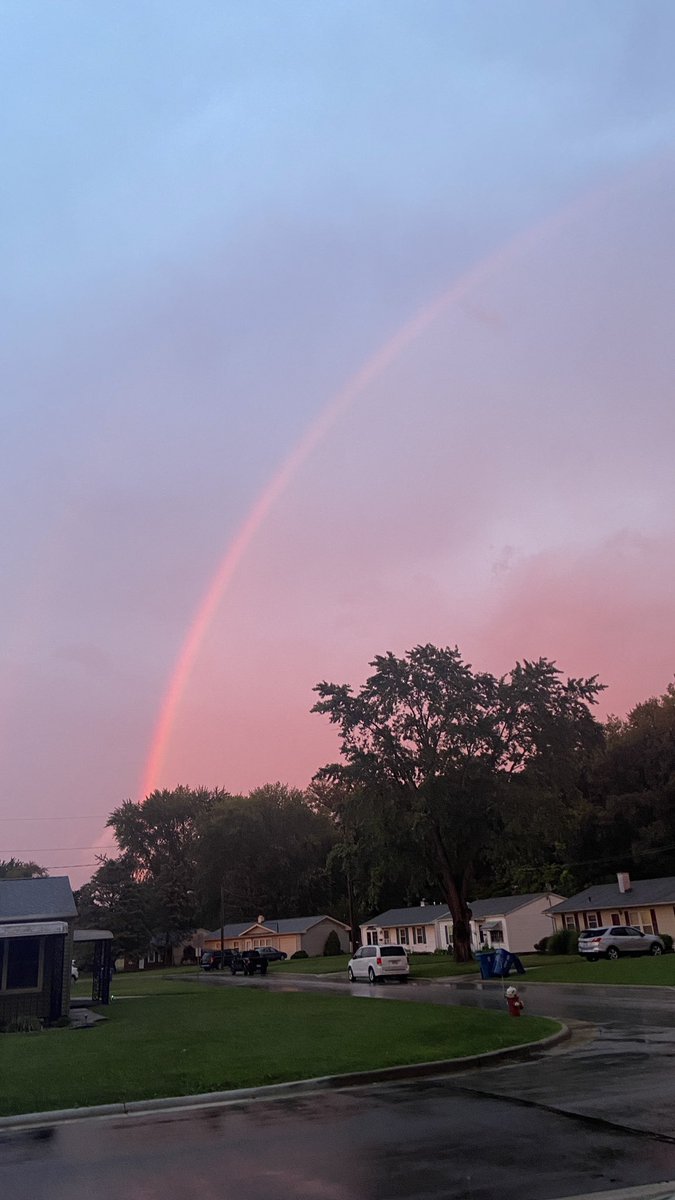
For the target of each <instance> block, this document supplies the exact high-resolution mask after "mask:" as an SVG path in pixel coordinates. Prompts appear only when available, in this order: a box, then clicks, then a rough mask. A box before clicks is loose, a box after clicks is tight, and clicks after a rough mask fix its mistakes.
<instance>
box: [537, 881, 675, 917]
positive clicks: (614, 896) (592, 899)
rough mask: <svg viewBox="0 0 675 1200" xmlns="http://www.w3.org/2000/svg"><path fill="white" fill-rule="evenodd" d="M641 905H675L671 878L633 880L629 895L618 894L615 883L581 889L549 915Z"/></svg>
mask: <svg viewBox="0 0 675 1200" xmlns="http://www.w3.org/2000/svg"><path fill="white" fill-rule="evenodd" d="M643 904H649V905H652V904H675V876H672V875H671V876H668V877H666V878H665V879H633V880H632V883H631V890H630V891H629V892H620V891H619V885H618V883H616V882H615V883H601V884H599V885H597V886H595V885H593V886H592V887H589V888H584V890H583V892H577V894H576V896H570V898H569V900H563V902H562V904H554V905H553V907H552V908H551V909H550V911H551V912H552V913H564V912H584V911H588V910H589V909H603V908H604V909H621V910H623V909H629V908H639V907H641V905H643Z"/></svg>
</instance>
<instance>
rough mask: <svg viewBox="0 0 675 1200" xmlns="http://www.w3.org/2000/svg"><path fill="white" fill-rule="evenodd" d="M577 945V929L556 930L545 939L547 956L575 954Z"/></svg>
mask: <svg viewBox="0 0 675 1200" xmlns="http://www.w3.org/2000/svg"><path fill="white" fill-rule="evenodd" d="M578 945H579V931H578V930H577V929H556V931H555V933H552V934H551V936H550V937H549V938H547V945H546V953H547V954H576V952H577V947H578Z"/></svg>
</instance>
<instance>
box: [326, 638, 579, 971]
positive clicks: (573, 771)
mask: <svg viewBox="0 0 675 1200" xmlns="http://www.w3.org/2000/svg"><path fill="white" fill-rule="evenodd" d="M371 666H372V667H374V668H375V670H374V673H373V674H372V675H371V676H370V678H369V679H367V680H366V683H365V684H364V685H363V686H362V687H361V688H360V690H359V691H358V692H357V693H354V692H353V690H352V688H351V687H350V686H349V685H347V684H342V685H337V684H333V683H327V682H322V683H320V684H318V685H317V687H316V689H315V690H316V691H317V692H318V695H319V700H318V702H317V703H316V704H315V705H314V709H313V711H314V712H319V713H324V714H326V715H327V716H328V717H329V719H330V721H331V722H332V723H333V724H335V725H337V726H338V727H339V730H340V736H341V751H342V756H343V761H342V762H341V763H334V764H331V765H329V766H327V767H324V768H323V770H322V771H321V772H319V778H323V779H331V780H336V781H338V780H341V781H343V782H344V783H345V784H347V785H348V786H349V787H352V788H353V787H360V788H362V789H364V790H365V791H366V792H367V793H368V795H369V797H370V798H371V801H372V802H373V803H375V804H377V805H378V806H380V807H386V808H387V809H388V810H389V813H390V819H392V820H396V821H397V822H398V823H399V825H400V826H401V827H403V828H405V829H406V830H407V831H409V834H410V836H411V837H412V838H414V839H415V841H416V843H417V845H418V847H419V850H420V852H421V854H422V855H423V856H424V857H425V858H426V859H427V861H428V862H429V864H430V866H432V867H433V870H434V873H435V876H436V879H437V880H438V884H439V885H440V887H441V888H442V890H443V894H444V896H445V899H446V901H447V903H448V906H449V908H450V911H451V913H452V918H453V939H454V950H455V958H456V959H457V961H459V962H465V961H467V960H468V959H470V957H471V946H470V935H469V920H470V910H469V906H468V899H469V894H470V890H471V889H472V888H473V887H474V885H475V881H476V879H477V878H478V877H479V876H480V875H481V874H482V873H485V871H486V870H487V868H488V865H489V861H490V854H491V852H492V850H493V847H494V845H495V842H496V839H497V838H498V837H499V835H500V834H501V833H502V831H503V811H502V807H503V803H504V798H505V796H506V794H507V791H508V788H509V785H510V784H511V783H513V784H514V785H515V784H516V783H517V784H518V786H523V785H524V780H525V779H527V783H528V785H529V786H532V787H536V788H537V789H538V790H539V791H540V792H542V793H543V792H546V793H547V794H550V795H552V796H554V797H556V798H557V799H558V801H559V802H561V803H562V802H564V800H565V799H567V798H568V796H569V794H570V793H571V792H572V791H573V789H574V788H575V786H576V781H577V779H578V773H579V769H580V762H581V759H582V758H583V757H584V756H585V755H586V754H587V753H588V752H589V751H590V749H591V747H592V746H594V745H597V744H598V743H599V742H600V741H601V738H602V731H601V727H600V726H599V725H598V723H597V722H596V721H595V719H594V717H593V715H592V713H591V711H590V708H589V705H591V704H593V703H594V702H595V700H596V697H597V693H598V692H599V690H600V685H599V684H598V683H597V680H596V678H595V677H593V678H591V679H567V680H563V678H562V677H561V673H560V671H559V670H558V669H557V667H556V666H555V664H554V663H551V662H549V661H548V660H546V659H539V660H538V661H536V662H523V663H522V664H521V663H517V664H516V666H515V667H514V668H513V670H512V671H511V672H510V673H509V674H508V675H507V676H504V677H502V678H500V679H498V678H496V677H495V676H493V675H491V674H488V673H486V672H474V671H472V669H471V667H470V666H469V665H468V664H466V663H465V662H464V661H463V660H462V658H461V655H460V653H459V650H458V649H457V648H455V649H454V650H453V649H450V648H447V647H446V648H438V647H436V646H433V645H425V646H416V647H415V648H414V649H413V650H410V651H409V652H408V653H407V654H405V655H404V657H403V658H397V657H396V656H395V655H394V654H392V653H388V654H386V655H383V656H378V657H377V658H375V659H374V661H373V662H372V663H371Z"/></svg>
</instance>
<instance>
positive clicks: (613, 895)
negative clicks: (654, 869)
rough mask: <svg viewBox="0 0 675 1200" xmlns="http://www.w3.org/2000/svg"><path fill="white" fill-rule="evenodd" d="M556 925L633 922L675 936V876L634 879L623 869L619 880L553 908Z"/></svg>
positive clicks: (582, 926)
mask: <svg viewBox="0 0 675 1200" xmlns="http://www.w3.org/2000/svg"><path fill="white" fill-rule="evenodd" d="M550 915H551V918H552V920H553V922H554V924H555V928H556V929H578V930H580V931H581V930H583V929H602V928H603V927H605V926H607V925H632V926H633V927H634V928H636V929H641V930H642V932H643V933H669V934H670V935H671V936H672V937H675V878H673V877H672V876H670V877H667V878H665V879H635V880H631V877H630V875H629V874H628V872H627V871H620V872H619V874H618V875H617V877H616V883H602V884H598V885H597V886H596V885H595V884H593V886H591V887H588V888H584V890H583V892H578V893H577V895H576V896H571V897H570V899H569V900H563V901H562V903H561V904H555V905H553V906H552V908H551V910H550Z"/></svg>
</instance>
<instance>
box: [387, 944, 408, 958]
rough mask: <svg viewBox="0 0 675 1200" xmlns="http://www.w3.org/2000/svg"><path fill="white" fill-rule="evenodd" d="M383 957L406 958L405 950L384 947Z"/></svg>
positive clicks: (400, 947) (396, 947)
mask: <svg viewBox="0 0 675 1200" xmlns="http://www.w3.org/2000/svg"><path fill="white" fill-rule="evenodd" d="M382 957H383V958H404V957H405V950H404V949H403V946H383V947H382Z"/></svg>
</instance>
